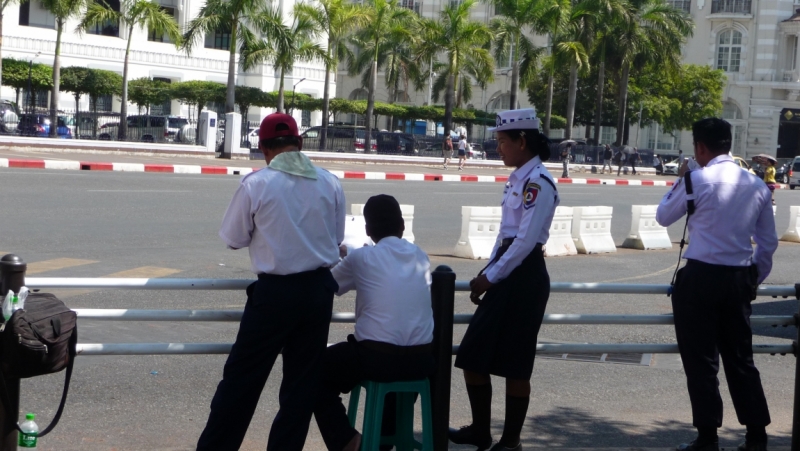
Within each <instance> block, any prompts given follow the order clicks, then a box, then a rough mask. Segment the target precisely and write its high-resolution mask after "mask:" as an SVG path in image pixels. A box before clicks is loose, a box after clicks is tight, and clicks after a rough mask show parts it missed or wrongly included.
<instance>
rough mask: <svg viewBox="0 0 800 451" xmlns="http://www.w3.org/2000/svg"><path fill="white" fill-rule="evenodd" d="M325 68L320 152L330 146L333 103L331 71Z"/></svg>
mask: <svg viewBox="0 0 800 451" xmlns="http://www.w3.org/2000/svg"><path fill="white" fill-rule="evenodd" d="M330 57H331V41H328V59H330ZM332 69H333V68H331V67H328V66H327V65H326V66H325V86H324V87H323V88H322V133H321V134H320V135H319V150H325V146H327V145H328V115H329V114H330V112H329V109H330V103H331V88H330V84H331V70H332Z"/></svg>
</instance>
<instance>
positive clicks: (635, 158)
mask: <svg viewBox="0 0 800 451" xmlns="http://www.w3.org/2000/svg"><path fill="white" fill-rule="evenodd" d="M629 162H630V164H631V174H633V175H636V164H637V163H641V162H642V157H641V155H639V149H637V148H635V147H634V148H633V153H631V156H630V158H629Z"/></svg>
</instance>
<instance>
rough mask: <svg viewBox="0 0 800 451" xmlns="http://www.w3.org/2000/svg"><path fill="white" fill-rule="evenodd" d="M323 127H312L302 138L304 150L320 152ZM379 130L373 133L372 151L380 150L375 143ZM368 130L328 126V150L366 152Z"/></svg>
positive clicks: (346, 126) (349, 126)
mask: <svg viewBox="0 0 800 451" xmlns="http://www.w3.org/2000/svg"><path fill="white" fill-rule="evenodd" d="M321 131H322V127H321V126H315V127H311V128H309V129H308V130H306V131H304V132H303V133H302V134H301V135H300V136H301V137H302V138H303V149H306V150H318V149H319V139H320V132H321ZM377 133H378V131H377V130H375V131H373V132H372V145H371V146H370V147H372V151H373V152H376V151H377V150H378V145H377V143H376V141H375V136H376V134H377ZM365 138H366V128H364V127H358V126H354V125H328V136H327V141H326V147H327V148H326V149H325V150H332V151H336V152H364V140H365Z"/></svg>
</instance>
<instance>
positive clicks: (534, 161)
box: [511, 155, 542, 180]
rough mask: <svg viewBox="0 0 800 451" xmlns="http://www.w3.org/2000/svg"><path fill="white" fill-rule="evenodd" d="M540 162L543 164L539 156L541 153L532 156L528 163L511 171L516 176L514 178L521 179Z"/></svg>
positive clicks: (512, 175)
mask: <svg viewBox="0 0 800 451" xmlns="http://www.w3.org/2000/svg"><path fill="white" fill-rule="evenodd" d="M540 164H542V159H541V158H539V155H536V156H535V157H533V158H531V159H530V161H528V162H527V163H525V164H523V165H522V166H520V167H518V168H517V169H514V172H512V173H511V177H514V180H518V179H521V178H522V177H525V176H526V175H528V173H530V172H531V170H533V168H535V167H536V166H537V165H540Z"/></svg>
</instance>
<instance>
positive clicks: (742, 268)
mask: <svg viewBox="0 0 800 451" xmlns="http://www.w3.org/2000/svg"><path fill="white" fill-rule="evenodd" d="M686 264H687V265H688V264H691V265H697V266H703V267H706V268H709V269H716V270H718V271H727V272H737V271H749V270H750V267H751V266H752V265H751V266H730V265H718V264H716V263H706V262H704V261H700V260H695V259H693V258H687V259H686Z"/></svg>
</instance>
